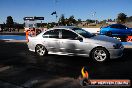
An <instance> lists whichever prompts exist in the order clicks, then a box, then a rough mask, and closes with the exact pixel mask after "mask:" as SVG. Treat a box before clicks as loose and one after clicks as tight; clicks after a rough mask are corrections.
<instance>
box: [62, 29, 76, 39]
mask: <svg viewBox="0 0 132 88" xmlns="http://www.w3.org/2000/svg"><path fill="white" fill-rule="evenodd" d="M76 37H78V35H77V34H76V33H74V32H72V31H69V30H62V38H63V39H75V38H76Z"/></svg>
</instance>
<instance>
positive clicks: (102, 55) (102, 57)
mask: <svg viewBox="0 0 132 88" xmlns="http://www.w3.org/2000/svg"><path fill="white" fill-rule="evenodd" d="M91 58H92V59H93V60H94V61H95V62H100V63H102V62H106V61H107V60H108V59H109V52H108V51H107V50H106V49H105V48H102V47H98V48H95V49H93V50H92V52H91Z"/></svg>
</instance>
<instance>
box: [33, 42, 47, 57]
mask: <svg viewBox="0 0 132 88" xmlns="http://www.w3.org/2000/svg"><path fill="white" fill-rule="evenodd" d="M35 53H36V54H37V55H39V56H44V55H46V54H48V51H47V49H46V48H45V47H44V46H43V45H41V44H39V45H36V47H35Z"/></svg>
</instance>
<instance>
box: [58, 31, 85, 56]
mask: <svg viewBox="0 0 132 88" xmlns="http://www.w3.org/2000/svg"><path fill="white" fill-rule="evenodd" d="M82 41H83V38H79V36H78V35H77V34H76V33H74V32H72V31H70V30H65V29H62V30H61V41H60V51H61V52H65V53H72V54H84V49H83V48H82V47H83V42H82Z"/></svg>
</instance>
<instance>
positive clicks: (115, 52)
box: [108, 48, 124, 59]
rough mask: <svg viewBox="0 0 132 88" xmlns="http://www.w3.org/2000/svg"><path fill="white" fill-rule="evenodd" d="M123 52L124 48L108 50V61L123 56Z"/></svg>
mask: <svg viewBox="0 0 132 88" xmlns="http://www.w3.org/2000/svg"><path fill="white" fill-rule="evenodd" d="M123 50H124V48H121V49H109V50H108V51H109V53H110V59H116V58H120V57H122V56H123Z"/></svg>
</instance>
